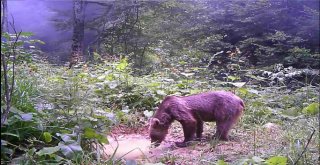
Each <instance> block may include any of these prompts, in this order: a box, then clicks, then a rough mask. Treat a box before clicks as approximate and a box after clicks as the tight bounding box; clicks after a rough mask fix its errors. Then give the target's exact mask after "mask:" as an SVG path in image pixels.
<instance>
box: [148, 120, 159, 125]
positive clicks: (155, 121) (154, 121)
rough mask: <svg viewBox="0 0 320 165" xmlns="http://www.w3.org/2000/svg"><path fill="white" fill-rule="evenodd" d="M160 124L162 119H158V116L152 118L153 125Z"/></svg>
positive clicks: (151, 123)
mask: <svg viewBox="0 0 320 165" xmlns="http://www.w3.org/2000/svg"><path fill="white" fill-rule="evenodd" d="M159 124H160V120H159V119H157V118H151V119H150V125H151V126H157V125H159Z"/></svg>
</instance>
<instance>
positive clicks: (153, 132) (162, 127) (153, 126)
mask: <svg viewBox="0 0 320 165" xmlns="http://www.w3.org/2000/svg"><path fill="white" fill-rule="evenodd" d="M168 128H169V127H168V126H167V125H166V124H165V123H164V122H161V121H160V120H159V119H158V118H151V119H150V127H149V136H150V138H151V143H153V144H154V145H155V146H156V147H157V146H159V145H160V143H161V142H162V141H163V140H164V138H165V137H166V135H167V134H168Z"/></svg>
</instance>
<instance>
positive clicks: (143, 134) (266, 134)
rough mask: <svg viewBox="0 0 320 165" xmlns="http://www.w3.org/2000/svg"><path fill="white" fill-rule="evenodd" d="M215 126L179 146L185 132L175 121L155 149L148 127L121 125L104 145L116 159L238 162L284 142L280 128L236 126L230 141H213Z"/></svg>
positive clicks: (153, 161) (107, 153) (268, 150)
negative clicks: (200, 138) (248, 128)
mask: <svg viewBox="0 0 320 165" xmlns="http://www.w3.org/2000/svg"><path fill="white" fill-rule="evenodd" d="M214 128H215V126H214V124H213V123H206V124H205V130H204V138H203V139H202V140H201V141H200V142H194V143H193V144H191V145H190V146H188V147H185V148H178V147H176V146H175V144H174V142H177V141H182V140H183V132H182V128H181V125H180V124H179V123H177V122H174V123H173V124H172V126H171V128H170V131H169V134H168V135H167V137H166V139H165V141H164V142H162V143H161V145H160V146H159V147H156V148H154V147H151V143H150V138H149V135H148V126H143V127H139V128H127V127H125V126H119V127H116V128H115V129H113V130H112V132H111V135H110V136H109V137H108V139H109V142H110V144H108V145H105V149H104V151H105V152H106V157H110V156H111V155H113V153H114V152H115V151H116V153H115V158H118V159H119V158H123V159H125V160H136V161H137V162H140V163H157V162H162V163H165V164H210V163H214V162H216V161H217V160H219V159H223V160H224V161H225V162H235V161H237V160H239V159H241V158H248V157H250V156H254V155H261V154H266V152H267V153H268V154H269V153H270V152H276V148H275V147H274V146H277V145H278V144H279V143H281V137H280V136H281V135H280V133H279V131H280V129H279V128H277V129H273V130H272V131H268V130H265V128H261V129H259V130H255V131H253V130H244V129H243V128H242V129H240V128H234V129H233V130H232V133H231V136H232V140H231V141H217V140H212V139H211V136H212V135H213V133H214V131H215V130H214ZM266 141H267V143H266ZM117 146H118V147H117Z"/></svg>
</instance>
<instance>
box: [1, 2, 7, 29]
mask: <svg viewBox="0 0 320 165" xmlns="http://www.w3.org/2000/svg"><path fill="white" fill-rule="evenodd" d="M7 31H8V3H7V0H1V33H2V32H7Z"/></svg>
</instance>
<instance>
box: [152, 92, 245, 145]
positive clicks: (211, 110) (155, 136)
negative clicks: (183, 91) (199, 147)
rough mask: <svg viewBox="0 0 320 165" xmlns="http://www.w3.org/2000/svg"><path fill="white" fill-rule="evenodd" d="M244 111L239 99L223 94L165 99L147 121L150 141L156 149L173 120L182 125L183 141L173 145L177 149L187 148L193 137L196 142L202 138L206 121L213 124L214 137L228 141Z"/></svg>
mask: <svg viewBox="0 0 320 165" xmlns="http://www.w3.org/2000/svg"><path fill="white" fill-rule="evenodd" d="M243 110H244V103H243V101H242V99H240V98H239V97H238V96H236V95H234V94H233V93H231V92H226V91H212V92H205V93H200V94H195V95H190V96H185V97H180V96H167V97H166V98H165V99H164V100H163V101H162V103H161V104H160V105H159V107H158V110H157V111H156V112H155V114H154V116H153V118H151V120H150V128H149V135H150V138H151V142H152V143H153V144H155V146H159V145H160V143H161V142H162V141H163V140H164V138H165V136H166V135H167V133H168V129H169V127H170V125H171V123H172V122H173V121H174V120H177V121H179V122H180V123H181V125H182V128H183V133H184V141H183V142H176V146H178V147H185V146H187V142H189V141H192V140H194V134H196V137H197V139H201V136H202V132H203V122H205V121H215V122H216V124H217V130H216V134H215V136H216V137H218V138H220V140H228V133H229V131H230V129H231V128H232V126H233V125H234V124H235V123H236V122H237V121H238V119H239V117H240V116H241V115H242V112H243Z"/></svg>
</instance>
